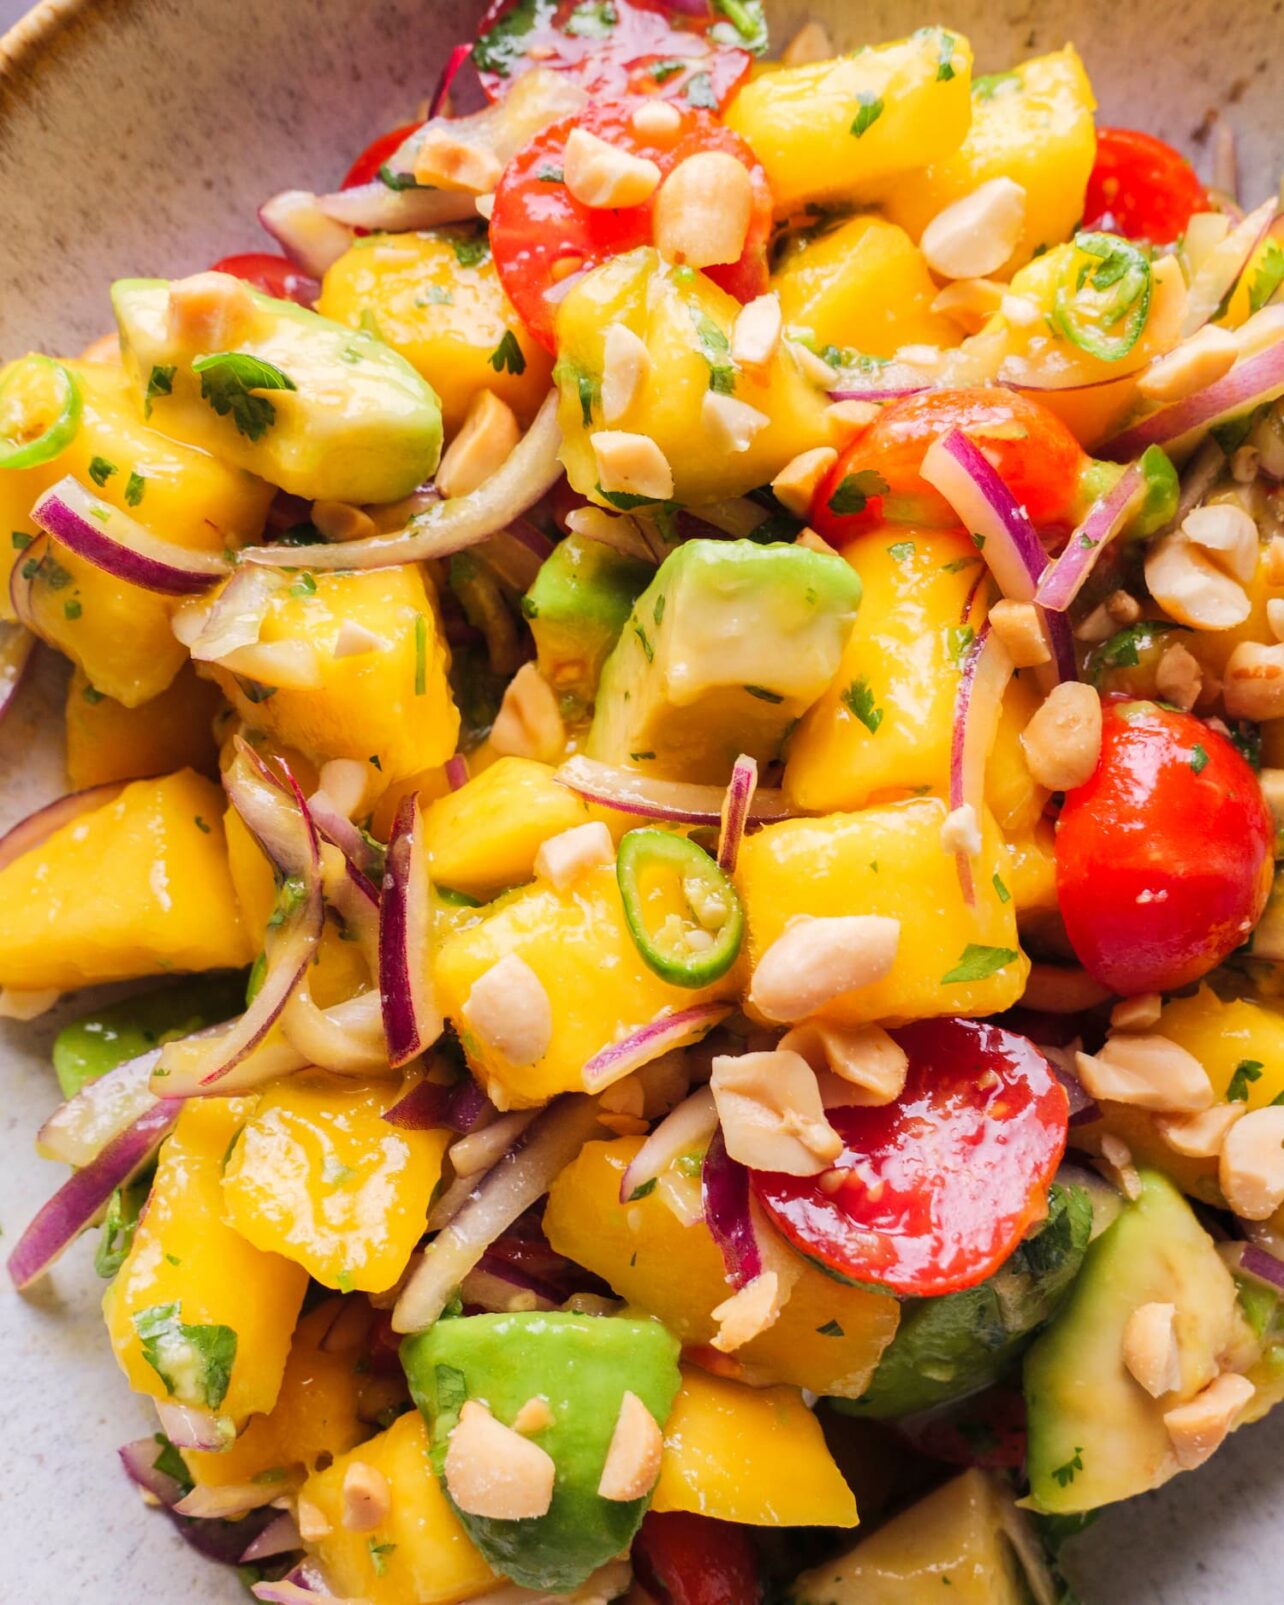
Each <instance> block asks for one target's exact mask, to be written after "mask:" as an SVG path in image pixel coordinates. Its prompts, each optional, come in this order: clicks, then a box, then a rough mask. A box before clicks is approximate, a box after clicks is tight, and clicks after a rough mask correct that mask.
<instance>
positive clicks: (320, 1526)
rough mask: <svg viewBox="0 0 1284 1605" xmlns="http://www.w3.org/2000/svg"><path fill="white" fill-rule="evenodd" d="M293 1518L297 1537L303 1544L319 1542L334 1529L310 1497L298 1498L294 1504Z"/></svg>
mask: <svg viewBox="0 0 1284 1605" xmlns="http://www.w3.org/2000/svg"><path fill="white" fill-rule="evenodd" d="M294 1520H295V1524H296V1526H297V1527H298V1529H299V1537H300V1538H301V1539H302V1540H303V1542H304V1543H305V1544H319V1543H320V1542H321V1540H322V1539H323V1538H328V1537H329V1536H330V1534H331V1533H332V1532H333V1531H334V1528H333V1527H332V1526H331V1525H330V1523H329V1521H327V1519H326V1515H325V1512H324V1511H323V1510H322V1509H321V1507H320V1505H314V1504H313V1503H312V1501H311V1500H310V1499H300V1500H299V1502H298V1504H297V1505H296V1506H295V1511H294Z"/></svg>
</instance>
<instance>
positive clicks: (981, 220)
mask: <svg viewBox="0 0 1284 1605" xmlns="http://www.w3.org/2000/svg"><path fill="white" fill-rule="evenodd" d="M1024 226H1025V190H1024V189H1023V188H1022V186H1021V185H1020V184H1018V183H1016V182H1014V180H1012V179H1010V178H991V179H988V180H987V181H986V182H985V183H984V184H981V185H980V186H979V187H978V188H976V189H974V190H973V191H972V193H971V194H970V195H965V196H964V197H963V198H962V199H961V200H958V201H954V202H952V204H951V205H949V206H947V207H946V208H945V210H944V211H941V212H938V213H937V214H936V216H935V217H934V218H933V219H932V221H931V222H930V223H929V224H928V225H927V227H926V228H925V229H924V230H923V237H922V239H921V241H920V242H919V244H920V248H921V249H922V252H923V255H924V257H925V258H926V259H927V265H928V267H930V268H931V269H932V271H933V273H939V274H940V275H941V277H942V278H945V279H982V278H984V277H985V276H986V275H987V274H989V273H994V272H995V271H996V270H997V269H999V268H1001V267H1002V266H1003V264H1004V263H1005V262H1006V261H1007V259H1008V258H1009V257H1010V256H1011V255H1012V253H1013V251H1014V250H1016V246H1017V241H1018V240H1019V239H1020V238H1021V230H1022V228H1023V227H1024Z"/></svg>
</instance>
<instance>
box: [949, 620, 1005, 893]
mask: <svg viewBox="0 0 1284 1605" xmlns="http://www.w3.org/2000/svg"><path fill="white" fill-rule="evenodd" d="M1011 678H1012V659H1011V658H1010V657H1009V656H1008V654H1007V650H1006V649H1005V647H1004V645H1003V643H1002V642H1001V641H1000V640H999V638H998V636H997V635H995V633H994V631H993V630H992V629H991V628H990V625H989V622H988V620H987V622H986V623H985V624H983V625H982V626H981V628H980V630H979V631H978V632H977V635H976V637H975V639H974V640H973V642H972V644H971V646H970V647H969V648H968V653H967V656H966V658H965V659H964V660H963V673H962V676H961V678H960V680H959V689H958V696H957V697H956V699H955V703H954V725H953V728H952V730H951V733H950V811H951V812H953V811H954V810H955V809H956V808H963V807H967V806H970V807H971V808H972V809H973V811H974V812H975V815H976V818H977V822H978V824H979V822H980V820H981V817H982V813H983V810H984V807H985V766H986V763H987V761H988V759H989V756H990V753H991V751H992V750H993V748H994V738H995V735H996V733H997V731H998V728H999V719H1000V718H1001V717H1002V714H1003V693H1004V692H1005V691H1006V690H1007V688H1008V681H1009V680H1010V679H1011ZM954 856H955V859H956V861H957V863H958V873H959V885H960V886H961V887H962V889H963V897H964V900H965V902H967V903H968V904H969V905H971V904H974V903H975V902H976V886H975V884H974V881H973V878H972V861H971V859H970V858H969V857H968V855H967V853H966V852H964V851H962V850H961V849H960V851H958V852H957V853H956V854H955V855H954Z"/></svg>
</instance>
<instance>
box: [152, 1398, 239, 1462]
mask: <svg viewBox="0 0 1284 1605" xmlns="http://www.w3.org/2000/svg"><path fill="white" fill-rule="evenodd" d="M155 1404H156V1414H157V1415H158V1416H159V1417H160V1424H161V1431H162V1432H163V1433H164V1434H165V1436H166V1437H167V1438H168V1439H169V1441H170V1442H171V1443H172V1444H173V1445H174V1447H175V1448H176V1449H202V1450H206V1451H215V1450H220V1449H226V1448H227V1446H228V1444H229V1443H231V1441H232V1439H233V1438H235V1437H236V1427H235V1425H234V1424H233V1423H232V1422H231V1421H229V1420H228V1419H227V1417H226V1416H216V1415H215V1414H214V1412H213V1411H212V1410H202V1409H199V1408H197V1407H196V1406H195V1405H190V1404H177V1403H176V1402H175V1401H174V1400H173V1399H157V1400H156V1401H155Z"/></svg>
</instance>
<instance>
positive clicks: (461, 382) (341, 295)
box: [317, 232, 553, 436]
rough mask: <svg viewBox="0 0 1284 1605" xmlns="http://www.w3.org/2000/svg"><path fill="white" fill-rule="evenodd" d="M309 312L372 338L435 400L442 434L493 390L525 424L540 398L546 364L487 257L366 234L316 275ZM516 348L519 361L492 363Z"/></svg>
mask: <svg viewBox="0 0 1284 1605" xmlns="http://www.w3.org/2000/svg"><path fill="white" fill-rule="evenodd" d="M317 311H318V312H320V313H321V315H322V316H323V317H327V318H333V319H334V321H335V322H336V323H344V324H347V326H348V327H349V328H352V329H372V332H374V333H376V334H377V335H378V336H379V338H380V339H381V340H382V341H383V342H384V343H385V344H386V345H390V346H391V347H392V348H393V350H394V351H398V352H400V353H401V355H402V356H403V357H405V359H406V361H407V362H409V363H410V365H411V367H413V368H416V369H418V371H419V372H420V373H421V374H422V375H423V377H424V378H425V379H427V381H428V383H429V384H430V385H431V386H432V387H433V389H434V390H435V391H436V392H437V394H438V396H439V397H440V398H441V417H442V424H443V427H444V428H445V431H446V434H447V435H448V436H449V435H453V434H454V432H455V431H456V430H457V429H458V428H459V426H460V424H461V423H463V421H464V415H465V413H467V411H468V408H469V406H470V405H471V403H472V401H473V399H474V398H475V397H476V396H477V395H478V394H479V393H480V392H481V391H483V390H491V391H493V392H494V393H495V394H496V395H497V396H498V397H499V398H500V400H501V401H505V402H507V403H508V405H509V406H510V407H511V408H512V409H513V411H514V412H515V413H516V414H517V416H518V418H519V419H520V420H521V422H522V423H529V422H530V420H531V418H532V417H533V416H534V413H535V409H536V408H537V407H538V406H539V404H540V402H541V401H542V400H543V399H544V396H545V395H546V394H547V392H548V379H549V373H550V371H551V369H552V366H553V362H552V358H551V357H550V356H549V354H548V352H547V351H545V350H544V348H543V346H541V345H540V344H539V343H538V342H537V341H536V340H534V339H533V338H532V337H531V335H529V334H528V333H527V331H526V328H525V326H524V325H523V323H522V320H521V319H520V318H519V317H518V316H517V314H516V313H515V312H514V311H513V309H512V307H511V306H510V305H509V301H508V297H507V296H506V295H505V294H504V291H503V289H502V288H501V286H500V282H499V275H498V274H497V273H496V272H495V264H494V261H493V260H492V258H491V255H490V251H489V250H488V249H486V248H484V247H483V248H482V249H481V252H480V254H479V251H478V247H477V244H476V242H475V241H473V240H471V239H464V238H461V237H459V236H455V235H451V234H446V233H441V234H436V233H431V232H429V233H423V234H396V235H389V234H372V235H371V236H370V237H369V238H368V239H363V240H357V241H356V242H355V243H354V244H353V246H352V249H351V250H350V251H346V252H345V253H344V254H343V255H342V256H341V257H340V258H339V260H338V261H337V262H335V263H334V265H333V266H332V267H331V268H330V269H329V271H328V272H327V273H326V276H325V281H324V283H323V284H322V286H321V299H320V300H319V301H318V302H317ZM506 336H507V337H509V338H511V339H513V340H516V342H517V349H518V352H519V353H520V362H519V363H518V364H516V366H517V367H518V369H519V371H517V372H514V371H513V368H514V366H515V365H514V363H513V362H512V361H511V360H510V361H508V362H501V363H500V364H499V365H498V367H496V364H495V362H494V361H493V360H492V359H493V358H494V356H495V352H496V351H497V349H498V348H499V345H500V342H501V341H502V340H504V339H505V337H506Z"/></svg>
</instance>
